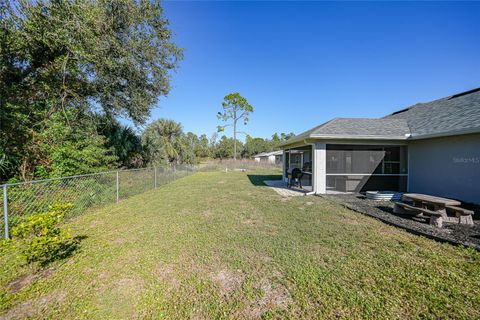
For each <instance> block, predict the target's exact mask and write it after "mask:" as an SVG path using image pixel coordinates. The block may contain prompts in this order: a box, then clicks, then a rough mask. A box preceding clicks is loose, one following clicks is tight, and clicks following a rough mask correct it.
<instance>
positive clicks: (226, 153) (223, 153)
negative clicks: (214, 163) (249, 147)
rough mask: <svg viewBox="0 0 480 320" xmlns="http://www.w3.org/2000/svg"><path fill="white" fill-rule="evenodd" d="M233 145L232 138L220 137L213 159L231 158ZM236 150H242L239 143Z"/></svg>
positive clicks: (238, 142)
mask: <svg viewBox="0 0 480 320" xmlns="http://www.w3.org/2000/svg"><path fill="white" fill-rule="evenodd" d="M234 144H235V140H234V139H233V138H227V137H226V136H222V137H221V138H220V141H219V142H218V144H217V145H216V147H215V153H214V155H215V158H217V159H228V158H233V150H234V148H233V146H234ZM237 144H238V149H239V151H240V152H241V150H242V149H243V145H242V143H241V142H240V141H237Z"/></svg>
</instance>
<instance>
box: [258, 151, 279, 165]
mask: <svg viewBox="0 0 480 320" xmlns="http://www.w3.org/2000/svg"><path fill="white" fill-rule="evenodd" d="M282 157H283V151H282V150H279V151H273V152H262V153H259V154H257V155H254V156H253V159H254V160H255V161H256V162H267V163H272V164H280V163H282Z"/></svg>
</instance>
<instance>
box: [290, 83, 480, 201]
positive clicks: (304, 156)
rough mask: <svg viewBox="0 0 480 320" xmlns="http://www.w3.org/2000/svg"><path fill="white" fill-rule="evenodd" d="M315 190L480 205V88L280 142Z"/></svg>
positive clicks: (334, 122) (338, 121)
mask: <svg viewBox="0 0 480 320" xmlns="http://www.w3.org/2000/svg"><path fill="white" fill-rule="evenodd" d="M281 148H282V149H283V151H284V153H283V157H284V166H283V168H284V170H283V175H284V179H286V177H287V172H288V170H291V169H293V168H300V169H302V170H303V172H304V175H303V177H302V184H303V185H304V186H307V189H308V190H310V191H312V193H318V194H324V193H330V192H331V193H335V192H361V191H366V190H394V191H409V192H418V193H426V194H432V195H438V196H444V197H450V198H455V199H459V200H461V201H465V202H470V203H477V204H479V203H480V88H478V89H474V90H470V91H467V92H463V93H459V94H456V95H453V96H450V97H446V98H442V99H439V100H435V101H432V102H428V103H418V104H416V105H413V106H411V107H409V108H406V109H403V110H400V111H397V112H394V113H392V114H391V115H388V116H386V117H383V118H380V119H360V118H336V119H333V120H330V121H328V122H326V123H324V124H321V125H319V126H317V127H315V128H312V129H310V130H308V131H306V132H304V133H301V134H299V135H297V136H295V137H293V138H291V139H289V140H288V141H286V142H284V143H283V144H282V145H281Z"/></svg>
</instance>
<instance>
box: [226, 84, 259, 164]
mask: <svg viewBox="0 0 480 320" xmlns="http://www.w3.org/2000/svg"><path fill="white" fill-rule="evenodd" d="M222 108H223V110H222V112H218V113H217V117H218V119H220V120H222V121H224V122H227V121H231V123H229V124H226V125H223V126H218V127H217V130H218V131H219V132H221V131H224V130H225V128H226V127H228V126H232V127H233V159H234V160H236V159H237V125H238V121H243V124H244V125H246V124H247V123H248V120H249V116H250V113H251V112H253V107H252V106H251V105H250V104H249V103H248V101H247V99H245V98H244V97H242V96H241V95H240V93H238V92H234V93H230V94H228V95H226V96H225V97H224V98H223V102H222Z"/></svg>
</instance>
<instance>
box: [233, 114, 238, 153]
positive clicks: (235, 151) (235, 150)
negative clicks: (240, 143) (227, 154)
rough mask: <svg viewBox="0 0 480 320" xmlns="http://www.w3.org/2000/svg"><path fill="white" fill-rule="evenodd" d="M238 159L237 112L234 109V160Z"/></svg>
mask: <svg viewBox="0 0 480 320" xmlns="http://www.w3.org/2000/svg"><path fill="white" fill-rule="evenodd" d="M236 160H237V112H236V111H233V161H236Z"/></svg>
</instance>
